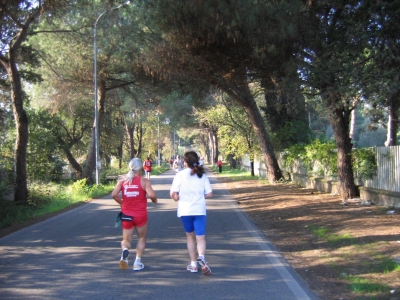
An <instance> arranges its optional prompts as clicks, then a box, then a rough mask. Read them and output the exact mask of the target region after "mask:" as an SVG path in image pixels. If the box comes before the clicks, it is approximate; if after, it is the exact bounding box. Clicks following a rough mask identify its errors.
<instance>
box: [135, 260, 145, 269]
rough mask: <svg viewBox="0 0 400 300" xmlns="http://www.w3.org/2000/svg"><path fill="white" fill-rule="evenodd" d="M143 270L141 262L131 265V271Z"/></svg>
mask: <svg viewBox="0 0 400 300" xmlns="http://www.w3.org/2000/svg"><path fill="white" fill-rule="evenodd" d="M143 268H144V264H142V263H141V262H135V263H134V264H133V271H140V270H142V269H143Z"/></svg>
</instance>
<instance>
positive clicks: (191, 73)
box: [140, 1, 301, 181]
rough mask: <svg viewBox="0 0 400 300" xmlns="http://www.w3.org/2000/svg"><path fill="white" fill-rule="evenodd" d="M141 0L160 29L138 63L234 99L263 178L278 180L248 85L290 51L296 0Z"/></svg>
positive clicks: (275, 66)
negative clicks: (258, 152)
mask: <svg viewBox="0 0 400 300" xmlns="http://www.w3.org/2000/svg"><path fill="white" fill-rule="evenodd" d="M143 3H144V5H145V9H144V11H145V12H146V14H149V15H150V17H147V16H146V17H147V19H149V20H151V22H152V23H151V24H150V25H149V26H150V27H151V29H150V30H152V32H160V34H159V37H158V39H157V40H154V43H153V44H152V47H151V51H148V52H147V53H146V56H142V57H141V60H140V62H141V63H142V64H143V65H145V66H147V67H148V68H149V69H151V70H156V71H155V73H156V74H157V73H158V74H161V76H163V77H171V76H177V75H183V76H185V78H189V79H190V80H195V81H197V82H207V83H208V84H211V85H213V86H215V87H217V88H219V89H221V90H222V91H224V92H225V93H226V94H228V95H229V96H230V97H231V98H232V99H234V101H236V102H237V103H240V105H242V107H243V108H244V109H245V111H246V114H247V116H248V117H249V120H250V121H251V123H252V126H253V129H254V131H255V133H256V136H257V138H258V142H259V144H260V147H261V149H262V153H263V156H264V160H265V163H266V165H267V168H268V172H267V174H268V179H269V180H270V181H275V180H279V179H280V178H281V176H282V174H281V172H280V169H279V166H278V163H277V160H276V157H275V153H274V149H273V147H272V144H271V141H270V138H269V135H268V132H267V131H266V129H265V124H264V120H263V118H262V115H261V113H260V111H259V109H258V106H257V104H256V102H255V100H254V96H255V95H254V94H253V93H252V92H251V90H250V89H249V86H248V85H249V84H250V83H251V82H252V81H255V80H259V79H260V78H261V77H262V76H266V74H269V73H272V72H273V71H275V70H278V69H279V68H281V67H282V64H283V62H284V59H285V58H286V56H285V55H282V53H285V54H286V53H290V52H291V51H290V50H291V49H290V48H291V46H292V45H293V40H294V39H297V37H298V36H297V31H296V29H295V28H296V27H297V22H296V21H295V19H294V18H293V15H294V13H295V12H297V11H299V10H300V9H301V3H300V1H287V2H286V1H285V2H283V1H282V2H276V1H258V2H254V1H240V2H239V3H238V2H231V1H217V2H215V1H190V2H176V1H153V2H151V3H148V2H143ZM155 61H157V64H156V63H154V62H155Z"/></svg>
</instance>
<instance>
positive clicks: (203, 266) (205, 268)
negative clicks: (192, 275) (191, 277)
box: [197, 257, 211, 276]
mask: <svg viewBox="0 0 400 300" xmlns="http://www.w3.org/2000/svg"><path fill="white" fill-rule="evenodd" d="M197 262H198V263H199V265H200V266H201V271H202V272H203V274H204V275H205V276H210V275H211V269H210V267H209V266H207V263H206V262H205V260H204V258H202V257H198V258H197Z"/></svg>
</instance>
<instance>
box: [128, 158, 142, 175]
mask: <svg viewBox="0 0 400 300" xmlns="http://www.w3.org/2000/svg"><path fill="white" fill-rule="evenodd" d="M141 168H142V160H141V159H140V158H137V157H135V158H132V160H131V161H130V162H129V169H131V170H132V171H134V172H137V171H139V170H140V169H141Z"/></svg>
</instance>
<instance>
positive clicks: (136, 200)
mask: <svg viewBox="0 0 400 300" xmlns="http://www.w3.org/2000/svg"><path fill="white" fill-rule="evenodd" d="M140 179H141V177H140V176H135V177H134V178H133V179H132V181H131V182H130V183H129V182H122V200H123V201H122V212H123V213H124V214H126V215H128V216H132V217H137V218H139V217H144V216H147V197H146V191H145V190H144V189H143V188H142V185H141V183H140Z"/></svg>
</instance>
